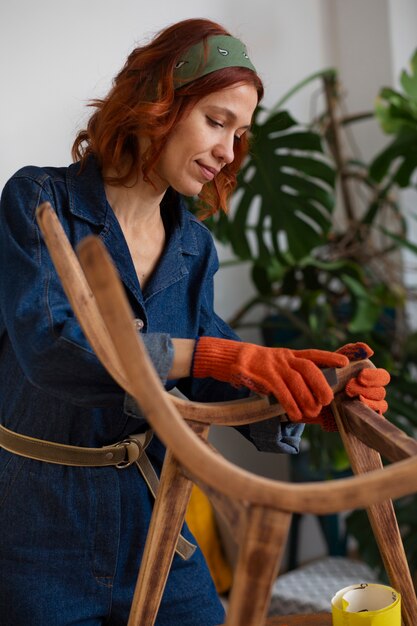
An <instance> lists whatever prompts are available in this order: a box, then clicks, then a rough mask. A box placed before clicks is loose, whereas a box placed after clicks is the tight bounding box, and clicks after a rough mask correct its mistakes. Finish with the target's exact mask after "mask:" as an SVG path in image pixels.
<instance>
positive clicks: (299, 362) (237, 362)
mask: <svg viewBox="0 0 417 626" xmlns="http://www.w3.org/2000/svg"><path fill="white" fill-rule="evenodd" d="M348 362H349V361H348V358H347V357H346V356H344V355H342V354H336V353H335V352H326V351H325V350H290V349H288V348H265V347H264V346H257V345H254V344H250V343H242V342H240V341H232V340H229V339H218V338H216V337H200V338H199V339H198V340H197V342H196V348H195V351H194V359H193V366H192V375H193V376H194V377H195V378H206V377H208V376H210V377H211V378H215V379H216V380H221V381H224V382H228V383H231V384H232V385H233V386H235V387H241V386H244V387H248V388H249V389H251V390H252V391H255V392H256V393H260V394H264V395H269V394H272V395H274V396H275V397H276V399H277V400H278V402H280V403H281V405H282V406H283V408H284V409H285V411H286V413H287V414H288V416H289V417H290V419H291V420H293V421H301V420H303V419H304V417H305V416H307V417H315V416H317V415H318V414H319V413H320V411H321V409H322V407H323V406H324V405H326V404H329V403H330V402H331V401H332V400H333V391H332V389H331V387H330V386H329V384H328V382H327V381H326V379H325V377H324V375H323V373H322V372H321V371H320V369H319V367H318V366H320V367H344V366H345V365H347V364H348Z"/></svg>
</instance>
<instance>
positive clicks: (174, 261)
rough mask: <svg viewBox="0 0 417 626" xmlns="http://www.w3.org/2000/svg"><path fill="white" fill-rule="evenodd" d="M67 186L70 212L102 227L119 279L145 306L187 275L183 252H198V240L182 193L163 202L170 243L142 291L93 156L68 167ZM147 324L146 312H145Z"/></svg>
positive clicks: (168, 193) (195, 253)
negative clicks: (168, 224) (81, 163)
mask: <svg viewBox="0 0 417 626" xmlns="http://www.w3.org/2000/svg"><path fill="white" fill-rule="evenodd" d="M67 185H68V193H69V207H70V211H71V213H72V214H73V215H75V216H76V217H78V218H80V219H82V220H86V221H87V222H89V223H90V224H93V225H95V226H97V227H101V230H100V237H101V239H102V241H103V242H104V243H105V245H106V247H107V249H108V250H109V253H110V254H111V256H112V259H113V261H114V263H115V265H116V267H117V269H118V272H119V274H120V278H121V280H122V281H123V283H124V284H125V286H126V287H127V288H128V289H129V291H130V292H131V293H132V295H133V296H134V298H135V299H136V300H137V302H138V303H139V304H140V306H141V309H143V310H144V309H145V306H146V303H147V301H148V300H149V299H150V298H151V297H152V296H154V295H155V294H157V293H159V292H160V291H162V290H163V289H166V288H167V287H169V286H170V285H172V284H173V283H175V282H177V281H178V280H181V279H182V278H184V277H186V276H187V274H188V270H187V267H186V264H185V262H184V258H183V257H184V255H198V254H199V249H198V241H197V237H196V234H195V232H194V229H193V228H192V222H193V221H195V218H194V217H193V216H192V215H191V213H190V212H189V211H188V210H187V209H186V206H185V203H184V201H183V200H182V198H181V196H180V195H179V194H177V193H176V192H175V191H174V190H172V189H168V191H167V192H166V194H165V196H164V198H163V200H162V204H161V210H162V213H163V214H164V213H165V215H166V216H167V219H168V222H169V223H170V228H169V232H168V233H167V234H168V238H167V244H166V247H165V250H164V253H163V255H162V258H161V260H160V262H159V263H158V266H157V268H156V269H155V272H154V274H153V275H152V277H151V278H150V280H149V282H148V283H147V285H146V287H145V289H144V291H143V292H142V290H141V288H140V285H139V281H138V278H137V275H136V272H135V270H134V267H133V262H132V259H131V256H130V253H129V249H128V247H127V243H126V240H125V238H124V236H123V233H122V230H121V228H120V225H119V222H118V220H117V218H116V216H115V214H114V212H113V210H112V208H111V207H110V205H109V203H108V202H107V199H106V194H105V190H104V184H103V179H102V176H101V173H100V169H99V167H98V163H97V161H96V159H95V158H94V157H89V158H88V159H87V160H86V162H85V164H84V166H83V167H81V166H80V163H74V164H72V165H70V167H69V168H68V174H67ZM144 317H145V319H144V322H145V325H146V313H145V311H144Z"/></svg>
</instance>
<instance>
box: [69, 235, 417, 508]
mask: <svg viewBox="0 0 417 626" xmlns="http://www.w3.org/2000/svg"><path fill="white" fill-rule="evenodd" d="M78 253H79V258H80V262H81V266H82V268H83V270H84V272H85V275H86V277H87V280H88V283H89V284H90V286H91V288H92V290H93V292H94V295H95V298H96V302H97V305H98V307H99V310H100V312H101V315H102V316H103V319H104V321H105V324H106V326H107V328H108V331H109V334H110V337H111V340H112V343H113V346H114V347H115V349H116V350H117V353H118V357H119V361H120V362H121V364H122V367H123V370H124V372H125V373H126V377H127V378H128V380H129V390H130V391H133V394H132V395H134V397H135V398H137V400H138V401H140V405H141V407H142V409H143V410H144V412H145V414H146V416H147V419H148V421H149V422H150V424H151V426H152V428H153V429H154V430H155V432H156V433H157V435H158V437H159V438H160V439H161V440H162V441H163V443H164V444H165V445H166V446H167V447H168V448H169V449H170V450H171V451H172V453H173V454H174V456H175V457H176V458H177V459H178V461H179V462H180V463H181V464H182V465H183V466H184V467H185V468H186V469H187V470H188V471H189V472H190V473H191V475H193V476H196V477H197V479H199V480H201V481H203V482H204V483H206V484H208V485H209V486H210V487H212V488H213V489H216V490H217V491H220V492H222V493H224V494H225V495H226V496H228V497H230V498H233V499H240V500H243V501H246V500H249V501H251V502H252V503H253V504H259V505H264V506H268V507H270V508H277V509H279V510H281V511H289V512H304V513H315V514H322V513H325V512H327V513H328V512H332V511H333V512H337V511H342V510H347V509H355V508H366V507H369V506H370V505H371V504H374V503H376V502H380V501H381V500H384V499H388V498H399V497H402V496H405V495H407V494H410V493H413V492H416V491H417V471H416V470H417V457H414V458H411V459H407V460H403V461H399V462H398V463H395V464H393V465H390V466H389V467H386V468H383V469H380V470H375V471H371V472H369V473H367V474H364V475H359V476H354V477H351V478H345V479H341V480H338V481H336V482H337V484H335V483H334V482H329V481H327V482H317V483H316V482H315V483H299V484H296V485H294V484H287V483H283V482H281V481H273V480H270V479H267V478H262V477H259V476H255V475H253V474H251V473H250V472H247V471H245V470H242V469H241V468H238V467H236V466H235V465H233V464H232V463H230V462H229V461H227V460H225V459H224V458H223V457H221V456H220V455H219V454H217V453H216V452H214V451H212V450H211V449H210V447H208V446H207V445H206V444H205V443H204V442H203V441H202V440H201V439H200V438H199V437H198V436H197V435H196V434H195V433H194V432H193V431H192V430H191V429H190V428H189V427H188V426H187V424H186V423H185V422H184V420H183V419H182V417H181V415H180V413H179V412H178V409H177V408H176V406H175V405H174V403H173V402H172V399H171V398H170V397H169V396H168V395H167V394H166V393H165V392H164V389H163V387H162V385H161V382H160V380H159V378H158V376H157V374H156V372H155V370H154V368H153V366H152V363H151V361H150V359H149V356H148V354H147V351H146V349H145V347H144V345H143V342H142V340H141V338H140V336H139V335H138V334H137V333H136V331H135V329H134V324H133V316H132V312H131V309H130V306H129V304H128V301H127V298H126V296H125V293H124V290H123V287H122V285H121V283H120V280H119V278H118V276H117V272H116V269H115V267H114V265H113V263H112V261H111V259H110V257H109V255H108V253H107V251H106V249H105V247H104V245H103V243H102V242H101V241H100V240H99V239H98V238H97V237H94V236H89V237H87V238H86V239H85V240H83V242H81V244H80V245H79V246H78ZM103 364H104V365H105V366H106V367H108V368H109V371H110V365H111V364H110V363H109V362H108V359H107V357H106V360H105V361H103Z"/></svg>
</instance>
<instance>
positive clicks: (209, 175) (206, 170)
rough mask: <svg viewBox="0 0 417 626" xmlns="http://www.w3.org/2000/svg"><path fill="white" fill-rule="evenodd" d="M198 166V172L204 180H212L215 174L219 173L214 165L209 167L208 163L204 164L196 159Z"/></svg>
mask: <svg viewBox="0 0 417 626" xmlns="http://www.w3.org/2000/svg"><path fill="white" fill-rule="evenodd" d="M196 163H197V165H198V167H199V168H200V172H201V173H202V175H203V178H205V179H206V180H213V178H214V177H215V176H216V174H218V173H219V170H218V169H216V168H215V167H210V166H209V165H205V164H204V163H202V162H201V161H196Z"/></svg>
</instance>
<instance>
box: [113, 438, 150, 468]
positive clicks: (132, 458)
mask: <svg viewBox="0 0 417 626" xmlns="http://www.w3.org/2000/svg"><path fill="white" fill-rule="evenodd" d="M115 448H124V449H125V451H126V454H127V460H126V461H120V463H117V464H116V465H115V467H116V468H117V469H126V468H127V467H130V466H131V465H133V464H134V463H136V461H138V460H139V459H140V457H141V456H142V452H143V450H144V447H143V445H142V444H141V443H140V442H139V441H137V440H136V439H129V438H128V439H123V441H119V442H118V443H116V444H115Z"/></svg>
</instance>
